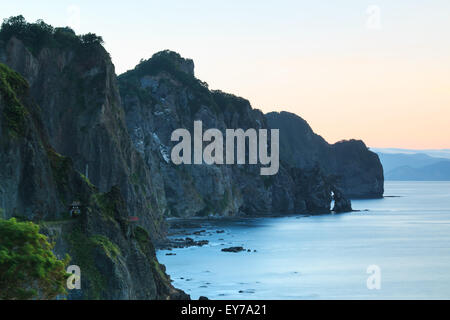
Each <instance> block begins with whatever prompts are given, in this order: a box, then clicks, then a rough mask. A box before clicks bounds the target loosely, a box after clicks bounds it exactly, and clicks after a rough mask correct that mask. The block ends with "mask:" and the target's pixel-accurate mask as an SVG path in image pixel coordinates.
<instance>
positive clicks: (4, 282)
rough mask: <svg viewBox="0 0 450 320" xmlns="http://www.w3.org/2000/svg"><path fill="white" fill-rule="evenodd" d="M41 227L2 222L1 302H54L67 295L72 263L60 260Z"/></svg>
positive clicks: (0, 258)
mask: <svg viewBox="0 0 450 320" xmlns="http://www.w3.org/2000/svg"><path fill="white" fill-rule="evenodd" d="M51 249H52V245H51V244H50V243H48V241H47V237H46V236H44V235H42V234H40V233H39V226H38V225H36V224H34V223H32V222H17V221H16V219H14V218H12V219H10V220H1V219H0V300H24V299H54V298H56V296H57V295H61V294H65V293H66V290H65V285H66V280H67V273H66V271H65V267H66V265H67V262H68V260H69V257H68V256H66V259H65V260H64V261H62V260H58V259H57V258H56V257H55V255H54V254H53V252H52V251H51Z"/></svg>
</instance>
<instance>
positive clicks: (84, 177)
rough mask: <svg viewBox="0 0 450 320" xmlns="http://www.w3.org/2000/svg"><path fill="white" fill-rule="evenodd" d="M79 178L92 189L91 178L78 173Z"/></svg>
mask: <svg viewBox="0 0 450 320" xmlns="http://www.w3.org/2000/svg"><path fill="white" fill-rule="evenodd" d="M80 177H81V179H83V181H84V182H85V183H86V184H87V185H88V186H89V188H91V189H94V188H95V186H94V185H93V184H92V182H91V180H89V179H88V177H86V176H85V175H84V174H82V173H80Z"/></svg>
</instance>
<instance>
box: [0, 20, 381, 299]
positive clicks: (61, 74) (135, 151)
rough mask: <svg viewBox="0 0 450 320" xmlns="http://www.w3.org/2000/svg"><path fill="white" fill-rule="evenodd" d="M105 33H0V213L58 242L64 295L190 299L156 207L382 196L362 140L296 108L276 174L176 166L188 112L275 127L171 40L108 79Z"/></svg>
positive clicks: (297, 205)
mask: <svg viewBox="0 0 450 320" xmlns="http://www.w3.org/2000/svg"><path fill="white" fill-rule="evenodd" d="M101 43H102V40H101V38H99V37H97V36H95V35H93V34H88V35H84V36H77V35H75V33H74V32H73V31H72V30H70V29H68V28H53V27H51V26H49V25H47V24H45V23H43V22H37V23H34V24H29V23H26V22H25V21H24V20H23V18H21V17H16V18H13V19H10V20H8V21H6V22H5V23H4V24H3V25H2V29H1V30H0V63H3V64H0V71H1V77H0V80H1V83H0V85H1V87H0V89H1V98H0V114H1V119H0V134H1V136H0V161H1V163H2V167H0V214H1V217H2V218H9V217H12V216H14V217H17V218H20V219H24V220H33V221H35V222H37V223H39V224H40V225H41V227H42V231H43V232H44V233H45V234H47V235H48V236H49V237H51V239H52V240H53V241H54V242H55V243H56V247H55V253H56V254H57V255H59V256H61V257H62V256H63V255H64V254H65V253H69V254H70V255H71V257H72V262H71V263H72V264H77V265H79V266H80V267H81V270H82V291H81V293H78V294H75V293H71V294H70V296H69V297H70V298H89V299H91V298H100V299H170V298H187V296H186V295H185V294H184V293H183V292H181V291H179V290H176V289H174V288H173V287H172V286H171V284H170V279H169V277H168V276H167V275H166V274H165V271H164V266H162V265H160V264H159V263H158V261H157V260H156V256H155V250H154V247H153V243H154V242H155V241H159V240H161V239H163V238H164V237H165V222H164V218H165V217H193V216H210V215H213V216H236V215H249V216H264V215H274V214H294V213H295V214H297V213H328V212H330V210H331V208H330V205H331V200H332V195H334V199H335V207H334V208H333V210H334V211H336V212H338V211H339V212H344V211H348V210H351V206H350V202H349V201H348V200H347V198H346V196H348V195H355V194H357V193H359V194H360V195H362V194H366V193H368V192H371V191H370V190H371V188H372V189H373V190H375V191H374V193H376V192H378V193H379V192H380V191H381V194H382V182H383V181H382V175H381V177H378V176H376V175H377V174H378V164H379V162H378V163H377V162H376V160H377V158H373V156H372V154H371V153H370V152H368V151H367V148H366V147H365V146H364V144H363V143H362V142H345V143H338V144H335V145H331V146H330V145H328V144H327V143H326V142H325V141H324V140H323V139H321V138H320V137H318V136H316V135H315V134H314V133H313V132H312V130H311V129H310V128H309V126H307V124H306V123H305V122H302V121H303V120H301V119H300V118H299V119H300V120H301V121H300V122H299V123H301V125H298V124H296V121H297V119H295V121H294V122H293V123H294V124H293V125H290V124H286V126H285V124H284V123H281V124H282V125H283V126H282V127H280V128H282V130H281V132H280V133H281V137H280V138H281V140H280V142H281V147H282V150H281V152H280V155H281V158H282V161H281V163H280V168H279V172H278V174H276V175H273V176H261V175H260V167H261V166H260V165H207V164H201V165H178V166H177V165H174V164H173V163H172V162H171V161H170V151H171V148H172V147H173V145H174V143H173V142H172V141H170V137H171V133H172V132H173V130H175V129H178V128H186V129H188V130H189V131H191V132H192V130H193V123H194V121H195V120H201V121H202V123H203V130H206V129H208V128H217V129H219V130H220V131H221V132H225V129H238V128H241V129H244V130H246V129H249V128H253V129H270V128H271V127H277V124H276V123H274V122H273V117H271V116H270V115H267V116H266V115H264V114H263V113H262V112H261V111H259V110H257V109H253V108H252V107H251V105H250V103H249V102H248V101H247V100H245V99H243V98H240V97H237V96H234V95H231V94H227V93H224V92H221V91H214V90H210V89H209V88H208V85H207V84H206V83H204V82H202V81H200V80H199V79H197V78H196V77H195V75H194V63H193V61H192V60H189V59H184V58H182V57H181V56H180V55H179V54H177V53H175V52H172V51H163V52H159V53H157V54H155V55H154V56H153V57H152V58H150V59H148V60H145V61H142V62H141V63H140V64H139V65H138V66H136V68H134V69H133V70H130V71H129V72H126V73H125V74H123V75H121V76H120V77H119V78H118V79H117V78H116V75H115V71H114V66H113V64H112V63H111V59H110V57H109V54H108V53H107V52H106V51H105V49H104V48H103V46H102V44H101ZM6 65H7V66H9V67H7V66H6ZM12 69H13V70H15V71H12ZM16 71H17V72H16ZM299 128H300V130H301V131H296V130H298V129H299ZM290 130H291V131H292V132H291V131H290ZM284 131H286V133H284ZM288 133H289V134H288ZM290 133H292V134H294V135H293V136H292V135H290ZM295 135H298V137H300V138H299V139H295V138H294V139H293V138H292V137H295ZM286 137H287V138H286ZM290 139H292V140H290ZM269 142H270V141H269ZM284 153H286V154H284ZM247 156H248V155H247ZM374 176H376V179H374V178H373V177H374ZM380 184H381V189H380ZM368 190H369V191H368ZM73 201H78V202H79V203H80V208H81V212H80V215H79V216H78V217H76V218H72V217H71V216H70V214H69V205H70V204H71V203H72V202H73ZM131 216H133V217H138V219H139V221H138V222H137V223H132V222H130V217H131Z"/></svg>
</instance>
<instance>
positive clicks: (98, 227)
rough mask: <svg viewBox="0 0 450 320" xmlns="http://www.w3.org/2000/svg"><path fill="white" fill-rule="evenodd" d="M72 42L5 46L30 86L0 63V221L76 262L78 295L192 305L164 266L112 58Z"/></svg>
mask: <svg viewBox="0 0 450 320" xmlns="http://www.w3.org/2000/svg"><path fill="white" fill-rule="evenodd" d="M2 31H3V30H2ZM1 35H2V36H4V33H2V34H1ZM3 40H4V39H3ZM51 40H52V41H53V40H55V39H53V38H52V39H51ZM70 44H71V45H68V44H67V43H59V42H56V43H55V42H53V44H52V45H51V46H38V47H33V46H31V47H30V43H24V42H23V41H22V40H20V39H18V38H16V37H11V38H9V39H7V40H6V41H0V61H4V62H6V63H8V64H9V65H10V66H12V67H13V68H14V69H16V71H19V72H20V73H22V75H23V76H25V77H26V78H27V79H28V81H29V82H27V80H26V79H25V78H24V77H22V75H20V74H19V73H17V72H15V71H13V70H12V69H11V68H9V67H7V66H6V65H4V64H2V63H0V163H1V164H2V166H0V218H10V217H17V218H20V219H24V220H33V221H35V222H36V223H39V224H40V226H41V231H42V232H43V233H44V234H46V235H48V236H49V237H50V238H51V240H52V241H53V242H55V243H56V246H55V249H54V251H55V254H56V255H57V256H59V257H63V256H64V255H65V254H67V253H68V254H69V255H70V256H71V258H72V259H71V261H70V263H71V264H75V265H78V266H79V267H80V268H81V273H82V275H81V281H82V289H81V291H77V290H75V291H71V292H70V294H69V298H72V299H78V298H80V299H185V298H188V296H187V295H186V294H184V293H183V292H182V291H179V290H176V289H175V288H173V287H172V285H171V284H170V278H169V277H168V276H167V275H166V273H165V268H164V266H163V265H161V264H159V263H158V261H157V259H156V255H155V250H154V247H153V244H152V241H153V240H154V239H159V238H160V237H161V236H163V234H164V227H163V224H162V223H161V221H162V214H161V210H162V209H161V206H160V205H159V203H158V202H157V196H156V195H155V192H156V191H153V189H152V186H153V181H152V180H151V179H150V178H149V177H150V175H149V173H148V168H147V167H146V165H145V163H144V162H143V161H142V159H141V157H140V155H139V154H138V153H137V152H136V151H135V150H134V147H133V145H132V143H131V140H130V139H129V137H128V134H127V130H126V127H125V125H124V121H123V110H122V109H121V108H120V99H119V95H118V92H117V89H116V85H115V78H114V71H113V68H112V65H111V63H110V60H109V57H108V55H107V54H106V53H105V52H104V50H103V48H102V47H100V46H99V45H98V44H92V43H91V44H87V43H84V44H82V46H81V47H75V48H74V47H73V46H72V45H73V43H70ZM78 44H80V43H78ZM80 45H81V44H80ZM85 45H87V46H85ZM92 45H94V47H92ZM80 50H81V51H80ZM84 50H87V51H84ZM80 54H84V56H83V57H80V56H79V55H80ZM95 61H97V63H98V65H96V62H95ZM93 77H94V78H95V77H98V79H96V80H94V79H93ZM80 87H83V89H80ZM64 153H65V154H64ZM86 164H89V171H90V172H91V173H90V174H89V179H88V178H87V177H86V176H84V175H83V174H82V173H80V172H83V173H85V171H84V169H85V165H86ZM98 170H100V171H101V174H99V173H98V172H97V171H98ZM94 183H95V184H97V185H98V186H100V187H99V188H97V187H96V186H95V185H94ZM147 192H148V194H147ZM73 201H78V202H80V203H81V212H80V215H79V216H78V217H76V218H74V217H71V216H70V213H69V208H68V205H69V204H70V203H72V202H73ZM130 216H139V218H140V219H139V223H137V224H138V225H132V223H131V222H130V221H129V217H130Z"/></svg>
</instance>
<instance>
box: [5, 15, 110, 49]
mask: <svg viewBox="0 0 450 320" xmlns="http://www.w3.org/2000/svg"><path fill="white" fill-rule="evenodd" d="M13 36H14V37H16V38H18V39H20V40H22V41H23V43H24V44H25V46H26V47H27V48H28V49H29V50H30V51H31V53H33V54H34V55H37V54H38V53H39V52H40V50H41V49H42V48H44V47H61V48H66V47H71V48H74V49H80V48H86V47H92V46H98V45H101V44H102V43H103V39H102V37H99V36H97V35H95V34H93V33H88V34H85V35H81V36H77V35H76V34H75V32H74V31H73V30H72V29H70V28H69V27H65V28H53V27H52V26H51V25H49V24H46V23H45V22H44V21H42V20H37V21H36V22H35V23H28V22H27V21H26V20H25V18H24V17H23V16H21V15H20V16H15V17H10V18H8V19H4V20H3V23H2V25H1V29H0V40H3V41H5V42H6V41H8V40H9V39H10V38H11V37H13Z"/></svg>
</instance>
